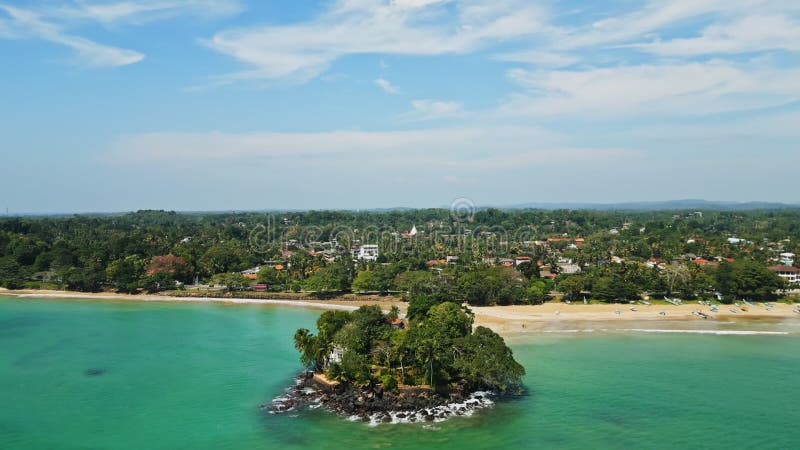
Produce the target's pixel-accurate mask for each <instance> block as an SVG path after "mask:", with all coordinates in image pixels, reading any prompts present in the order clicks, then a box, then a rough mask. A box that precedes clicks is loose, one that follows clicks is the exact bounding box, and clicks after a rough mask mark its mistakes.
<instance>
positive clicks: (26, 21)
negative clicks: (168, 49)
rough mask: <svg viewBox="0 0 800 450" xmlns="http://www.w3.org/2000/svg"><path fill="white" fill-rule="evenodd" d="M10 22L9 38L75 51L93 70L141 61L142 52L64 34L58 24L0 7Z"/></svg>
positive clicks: (3, 6) (28, 13)
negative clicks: (48, 43)
mask: <svg viewBox="0 0 800 450" xmlns="http://www.w3.org/2000/svg"><path fill="white" fill-rule="evenodd" d="M0 10H3V11H5V12H6V13H7V14H8V15H9V17H10V18H11V19H12V20H13V26H14V29H15V31H14V32H13V35H12V37H16V38H19V37H36V38H39V39H43V40H45V41H49V42H52V43H54V44H60V45H64V46H67V47H70V48H71V49H73V50H75V51H76V52H77V54H78V57H79V58H80V60H81V61H83V62H84V63H86V64H88V65H90V66H96V67H104V66H106V67H116V66H124V65H128V64H133V63H136V62H139V61H141V60H142V59H144V55H143V54H142V53H139V52H136V51H133V50H127V49H123V48H118V47H112V46H108V45H103V44H99V43H97V42H94V41H92V40H89V39H86V38H82V37H79V36H74V35H71V34H68V33H65V32H64V31H63V30H62V29H61V27H59V26H58V25H55V24H52V23H49V22H45V21H43V20H42V19H40V16H39V15H38V14H36V13H34V12H31V11H27V10H23V9H18V8H14V7H11V6H8V5H3V4H0Z"/></svg>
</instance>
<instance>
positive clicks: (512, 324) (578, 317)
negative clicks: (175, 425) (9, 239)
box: [0, 289, 800, 336]
mask: <svg viewBox="0 0 800 450" xmlns="http://www.w3.org/2000/svg"><path fill="white" fill-rule="evenodd" d="M0 295H8V296H14V297H19V298H45V299H46V298H53V299H96V300H104V301H139V302H169V303H187V302H199V303H220V304H229V305H237V304H256V305H278V306H292V307H301V308H315V309H334V310H345V311H352V310H355V309H357V308H358V307H359V306H362V305H367V304H369V305H372V304H377V305H379V306H380V307H381V308H382V309H384V310H387V311H388V310H389V309H390V308H391V307H392V306H398V307H399V308H400V310H401V312H403V313H404V312H405V310H406V306H407V304H406V303H404V302H402V301H398V300H393V299H389V300H385V301H375V300H374V299H370V300H349V299H332V300H283V299H276V300H270V299H250V298H248V299H245V298H216V297H173V296H167V295H147V294H142V295H127V294H117V293H109V292H103V293H87V292H69V291H53V290H14V291H12V290H6V289H2V290H0ZM718 308H719V311H718V312H716V313H714V312H711V310H710V307H709V306H705V305H700V304H697V303H687V304H683V305H678V306H676V305H670V304H666V305H665V304H653V305H641V304H636V305H632V304H589V305H584V304H582V303H571V304H567V303H560V302H552V303H545V304H543V305H513V306H483V307H480V306H475V307H471V309H472V311H473V312H474V313H475V325H481V326H485V327H489V328H491V329H493V330H494V331H495V332H497V333H499V334H501V335H504V336H509V335H518V334H521V333H522V334H525V333H533V332H540V331H542V330H552V329H560V328H564V327H567V328H568V327H570V326H574V325H577V326H581V324H591V323H601V324H606V325H608V326H610V327H616V326H615V325H613V323H614V322H617V323H632V322H652V323H656V322H658V323H661V324H662V325H659V328H661V329H664V330H668V329H670V324H677V323H679V322H680V323H685V322H687V321H695V322H698V323H702V322H714V321H728V322H730V321H762V322H769V321H785V320H798V321H800V314H799V313H797V312H795V308H796V306H793V305H790V304H785V303H775V304H774V306H773V307H772V308H767V307H766V306H765V305H764V304H762V303H756V304H754V305H753V306H748V307H745V308H746V309H745V310H743V309H742V308H739V307H737V306H735V305H718ZM697 312H702V313H704V314H707V315H708V318H707V319H704V318H703V317H702V316H700V315H699V314H697ZM662 313H663V314H662Z"/></svg>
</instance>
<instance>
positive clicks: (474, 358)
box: [268, 302, 525, 423]
mask: <svg viewBox="0 0 800 450" xmlns="http://www.w3.org/2000/svg"><path fill="white" fill-rule="evenodd" d="M398 313H399V311H398V310H397V308H396V307H395V308H392V311H391V312H390V313H389V314H384V313H383V312H382V311H381V309H380V308H379V307H378V306H362V307H361V308H359V309H358V310H356V311H353V312H344V311H327V312H325V313H323V314H322V315H321V316H320V318H319V319H318V320H317V329H318V333H317V334H316V335H314V334H312V333H311V332H310V331H309V330H307V329H299V330H297V332H296V333H295V336H294V342H295V347H296V348H297V349H298V350H299V351H300V359H301V361H302V362H303V364H305V365H306V367H307V368H308V370H307V371H305V372H303V373H302V374H300V375H299V376H298V377H297V380H296V383H295V385H294V386H293V387H291V388H289V389H288V390H287V393H286V395H284V396H281V397H278V398H276V399H275V400H273V402H272V403H271V404H270V405H269V406H268V407H269V408H270V410H271V411H272V412H274V413H281V412H286V411H291V410H296V409H298V408H301V407H310V408H318V407H325V408H327V409H329V410H331V411H333V412H336V413H339V414H342V415H345V416H347V417H350V418H352V419H354V420H364V421H371V422H375V423H378V422H417V421H439V420H444V419H445V418H447V417H450V416H454V415H469V414H471V413H472V412H473V411H474V410H476V409H479V408H484V407H487V406H489V405H491V404H493V400H492V398H497V397H502V396H506V395H514V394H518V393H520V392H521V389H522V385H521V378H522V376H523V375H524V374H525V369H524V368H523V367H522V366H521V365H520V364H519V363H517V361H516V360H514V356H513V354H512V351H511V349H510V348H508V346H506V344H505V341H503V338H502V337H500V336H499V335H497V334H496V333H495V332H493V331H492V330H490V329H488V328H485V327H477V328H475V330H474V331H473V327H472V325H473V315H472V313H471V311H469V309H467V308H465V307H462V306H460V305H457V304H455V303H450V302H444V303H440V304H435V305H432V306H430V307H429V308H425V309H423V310H420V309H419V308H414V310H413V313H414V314H413V315H411V316H410V317H409V318H408V319H407V320H403V319H401V318H400V317H398V316H399V314H398Z"/></svg>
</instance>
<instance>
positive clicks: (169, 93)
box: [0, 0, 800, 213]
mask: <svg viewBox="0 0 800 450" xmlns="http://www.w3.org/2000/svg"><path fill="white" fill-rule="evenodd" d="M798 56H800V3H797V2H787V1H785V0H783V1H776V0H691V1H690V0H660V1H650V2H648V1H632V0H618V1H593V2H583V1H558V0H550V1H535V0H494V1H491V2H479V1H462V0H449V1H448V0H393V1H390V0H382V1H379V0H329V1H323V2H298V1H245V0H216V1H214V0H183V1H179V0H116V1H99V0H29V1H24V2H23V1H11V0H0V58H1V59H0V61H2V64H0V99H1V100H2V101H0V133H1V135H2V139H0V156H1V157H2V168H3V171H2V176H0V208H5V207H8V208H9V211H10V212H12V213H13V212H16V213H26V212H85V211H127V210H135V209H143V208H158V209H174V210H230V209H265V208H315V209H320V208H369V207H394V206H416V207H427V206H442V205H447V204H449V203H450V201H451V200H452V199H454V198H458V197H466V198H469V199H471V200H472V201H473V202H475V203H476V204H477V205H508V204H515V203H523V202H617V201H640V200H665V199H679V198H707V199H718V200H739V201H748V200H771V201H783V202H800V196H798V192H800V189H799V188H800V176H798V168H800V148H799V147H800V126H799V125H800V60H799V59H798Z"/></svg>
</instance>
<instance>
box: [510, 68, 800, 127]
mask: <svg viewBox="0 0 800 450" xmlns="http://www.w3.org/2000/svg"><path fill="white" fill-rule="evenodd" d="M508 75H509V78H510V79H511V80H513V81H514V82H516V83H518V84H519V85H521V86H522V87H524V88H525V89H526V90H527V91H528V92H525V93H518V94H515V95H513V96H512V98H511V100H510V101H508V102H507V103H505V104H504V105H503V106H502V108H501V113H502V114H505V115H508V114H511V115H531V116H551V115H560V114H584V115H587V116H594V117H607V116H609V115H628V116H635V115H641V114H649V115H664V114H666V115H675V116H693V115H703V114H713V113H720V112H727V111H740V110H748V109H756V108H767V107H773V106H779V105H784V104H787V103H790V102H792V101H797V100H798V98H799V97H800V69H796V68H795V69H774V68H760V67H753V66H752V65H750V66H737V65H734V64H732V63H728V62H724V61H710V62H704V63H688V64H666V63H664V64H648V65H638V66H619V67H608V68H595V69H586V70H571V71H569V70H561V71H529V70H524V69H513V70H511V71H509V74H508Z"/></svg>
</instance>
